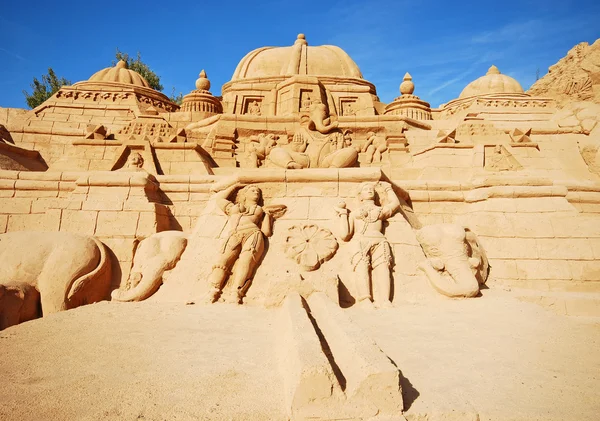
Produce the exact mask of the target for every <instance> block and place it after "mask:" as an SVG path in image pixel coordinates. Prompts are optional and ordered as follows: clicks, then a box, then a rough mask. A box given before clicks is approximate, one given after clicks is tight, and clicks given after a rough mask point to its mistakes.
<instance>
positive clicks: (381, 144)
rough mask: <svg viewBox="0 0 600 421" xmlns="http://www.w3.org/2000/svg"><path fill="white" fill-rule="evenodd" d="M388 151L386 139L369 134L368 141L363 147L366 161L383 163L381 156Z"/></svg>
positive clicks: (372, 133)
mask: <svg viewBox="0 0 600 421" xmlns="http://www.w3.org/2000/svg"><path fill="white" fill-rule="evenodd" d="M387 150H388V144H387V142H386V140H385V139H382V138H380V137H377V136H375V133H374V132H369V133H367V141H366V142H365V144H364V145H363V147H362V151H363V152H365V153H366V156H365V161H366V162H367V163H368V164H370V163H371V162H381V154H383V153H384V152H385V151H387Z"/></svg>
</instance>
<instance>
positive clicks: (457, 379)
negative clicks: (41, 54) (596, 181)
mask: <svg viewBox="0 0 600 421" xmlns="http://www.w3.org/2000/svg"><path fill="white" fill-rule="evenodd" d="M484 294H485V296H484V297H483V298H479V299H470V300H459V301H452V300H439V301H436V302H434V303H427V304H422V305H414V304H403V305H399V306H398V307H397V308H394V309H389V310H378V311H361V310H355V309H349V310H347V311H348V313H349V314H350V315H351V317H352V318H353V320H354V321H355V322H356V323H358V324H359V325H360V326H362V328H363V329H364V330H365V331H366V332H367V333H368V334H370V336H372V337H373V339H375V341H376V342H377V343H378V345H379V346H380V347H381V348H382V349H383V350H384V351H385V352H386V354H387V355H388V356H389V357H390V358H391V359H392V360H393V361H394V362H395V363H396V364H397V365H398V367H399V368H400V369H401V370H402V373H403V376H404V377H405V380H404V382H403V387H404V395H405V403H406V406H407V409H408V412H407V415H411V414H412V415H413V416H416V415H419V414H428V413H433V412H441V413H450V412H452V411H458V412H477V413H479V416H480V419H481V420H482V421H484V420H494V421H514V420H519V421H521V420H522V421H525V420H527V421H534V420H544V421H552V420H561V421H567V420H573V421H585V420H590V421H591V420H594V421H596V420H598V419H600V415H599V414H600V324H594V323H592V322H590V321H581V320H577V319H573V318H567V317H562V316H557V315H554V314H553V313H550V312H547V311H545V310H543V309H542V308H541V307H538V306H536V305H534V304H528V303H523V302H520V301H517V300H515V299H513V298H511V297H508V296H507V295H506V293H504V292H494V291H489V290H488V291H484ZM277 317H278V313H277V311H276V310H265V309H259V308H251V307H247V306H241V307H238V306H233V305H227V304H215V305H212V306H199V305H193V306H185V305H179V304H167V303H100V304H95V305H91V306H86V307H82V308H79V309H76V310H71V311H68V312H63V313H59V314H55V315H51V316H49V317H46V318H44V319H39V320H36V321H33V322H29V323H24V324H22V325H20V326H15V327H13V328H9V329H7V330H5V331H3V332H0V355H1V356H2V358H0V420H7V421H8V420H19V421H26V420H36V421H37V420H169V421H171V420H285V419H287V418H286V411H285V405H284V403H283V392H282V388H283V386H282V378H281V375H280V374H279V372H278V368H277V355H275V354H276V351H275V350H276V349H277V347H276V346H275V344H276V341H277V337H278V336H279V334H280V333H279V332H278V331H277V329H276V326H277V323H276V319H277Z"/></svg>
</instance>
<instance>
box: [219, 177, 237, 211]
mask: <svg viewBox="0 0 600 421" xmlns="http://www.w3.org/2000/svg"><path fill="white" fill-rule="evenodd" d="M215 187H217V186H215ZM240 187H242V184H240V183H238V182H236V183H234V184H233V185H231V186H229V187H227V188H226V189H224V190H221V191H217V192H216V193H215V196H214V200H215V201H216V202H217V206H219V208H221V210H222V211H223V212H225V213H227V208H228V207H229V206H231V205H232V204H233V202H231V201H230V200H229V199H228V198H229V196H231V194H232V193H233V192H234V191H235V190H236V189H238V188H240ZM213 191H215V189H214V188H213Z"/></svg>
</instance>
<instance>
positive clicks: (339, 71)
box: [232, 34, 362, 80]
mask: <svg viewBox="0 0 600 421" xmlns="http://www.w3.org/2000/svg"><path fill="white" fill-rule="evenodd" d="M291 75H309V76H333V77H342V78H359V79H362V74H361V73H360V69H359V68H358V66H357V65H356V63H355V62H354V61H353V60H352V59H351V58H350V56H349V55H348V54H346V52H345V51H344V50H342V49H341V48H340V47H336V46H333V45H321V46H316V47H309V46H308V43H307V42H306V37H305V36H304V34H298V37H297V38H296V41H295V42H294V45H292V46H290V47H263V48H258V49H256V50H254V51H251V52H250V53H248V54H246V56H245V57H244V58H243V59H242V60H241V61H240V63H239V64H238V66H237V68H236V69H235V73H234V74H233V77H232V80H239V79H252V78H261V77H272V76H291Z"/></svg>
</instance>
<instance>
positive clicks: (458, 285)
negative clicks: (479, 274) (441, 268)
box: [445, 257, 479, 297]
mask: <svg viewBox="0 0 600 421" xmlns="http://www.w3.org/2000/svg"><path fill="white" fill-rule="evenodd" d="M445 266H446V270H447V271H448V274H449V275H450V277H451V278H452V279H453V280H454V285H453V287H454V288H453V290H454V296H455V297H475V296H476V295H477V294H479V282H478V281H477V278H476V277H475V275H474V274H473V271H472V270H471V267H470V266H469V261H468V259H466V257H465V258H464V259H453V260H449V261H447V262H446V265H445Z"/></svg>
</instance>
